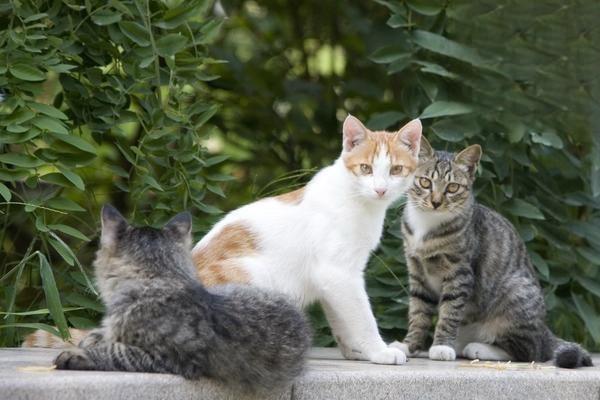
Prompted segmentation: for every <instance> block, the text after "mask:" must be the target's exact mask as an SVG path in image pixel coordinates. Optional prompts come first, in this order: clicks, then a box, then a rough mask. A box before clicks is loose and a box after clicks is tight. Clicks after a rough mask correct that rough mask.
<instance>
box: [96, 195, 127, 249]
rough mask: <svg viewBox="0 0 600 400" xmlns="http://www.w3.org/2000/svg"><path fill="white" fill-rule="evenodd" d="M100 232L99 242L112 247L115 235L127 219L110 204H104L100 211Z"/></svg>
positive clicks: (125, 223) (115, 239) (115, 240)
mask: <svg viewBox="0 0 600 400" xmlns="http://www.w3.org/2000/svg"><path fill="white" fill-rule="evenodd" d="M101 221H102V234H101V235H100V244H101V245H102V246H108V247H112V246H113V245H114V244H115V243H116V242H117V235H118V233H119V230H120V229H122V227H123V226H127V220H125V218H124V217H123V216H122V215H121V213H120V212H119V211H118V210H117V209H116V208H114V207H113V206H111V205H110V204H105V205H104V206H103V207H102V213H101Z"/></svg>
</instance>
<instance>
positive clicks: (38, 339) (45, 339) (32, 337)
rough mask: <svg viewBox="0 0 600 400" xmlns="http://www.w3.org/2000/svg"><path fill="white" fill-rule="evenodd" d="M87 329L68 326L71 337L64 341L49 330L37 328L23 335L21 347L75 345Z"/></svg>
mask: <svg viewBox="0 0 600 400" xmlns="http://www.w3.org/2000/svg"><path fill="white" fill-rule="evenodd" d="M88 333H89V331H86V330H83V329H74V328H69V334H70V335H71V339H69V341H67V342H65V341H64V340H62V339H61V338H60V337H58V336H56V335H53V334H51V333H50V332H46V331H42V330H39V329H38V330H37V331H35V332H33V333H30V334H29V335H27V336H25V340H23V343H22V344H21V347H45V348H50V349H64V348H67V347H71V346H77V345H78V344H79V342H81V339H83V338H84V337H85V336H86V335H87V334H88Z"/></svg>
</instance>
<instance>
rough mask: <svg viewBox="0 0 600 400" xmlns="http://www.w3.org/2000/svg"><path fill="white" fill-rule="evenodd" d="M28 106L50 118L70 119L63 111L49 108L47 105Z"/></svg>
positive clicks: (31, 104) (29, 104) (32, 104)
mask: <svg viewBox="0 0 600 400" xmlns="http://www.w3.org/2000/svg"><path fill="white" fill-rule="evenodd" d="M27 105H28V106H29V107H30V108H32V109H33V110H35V111H37V112H39V113H42V114H46V115H47V116H49V117H53V118H58V119H64V120H66V119H69V117H67V116H66V115H65V114H64V113H63V112H62V111H60V110H59V109H58V108H55V107H52V106H49V105H47V104H42V103H27Z"/></svg>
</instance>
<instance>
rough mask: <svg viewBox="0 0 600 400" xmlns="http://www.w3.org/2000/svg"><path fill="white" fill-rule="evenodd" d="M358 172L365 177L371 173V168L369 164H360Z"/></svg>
mask: <svg viewBox="0 0 600 400" xmlns="http://www.w3.org/2000/svg"><path fill="white" fill-rule="evenodd" d="M360 172H362V173H363V174H365V175H369V174H370V173H372V172H373V168H371V166H370V165H369V164H360Z"/></svg>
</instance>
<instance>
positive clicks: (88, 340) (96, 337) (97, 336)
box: [79, 329, 104, 348]
mask: <svg viewBox="0 0 600 400" xmlns="http://www.w3.org/2000/svg"><path fill="white" fill-rule="evenodd" d="M103 339H104V331H103V330H101V329H94V330H93V331H91V332H90V333H88V334H87V335H86V336H85V337H84V338H83V339H81V342H79V347H81V348H85V347H91V346H95V345H97V344H98V343H100V342H101V341H102V340H103Z"/></svg>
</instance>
